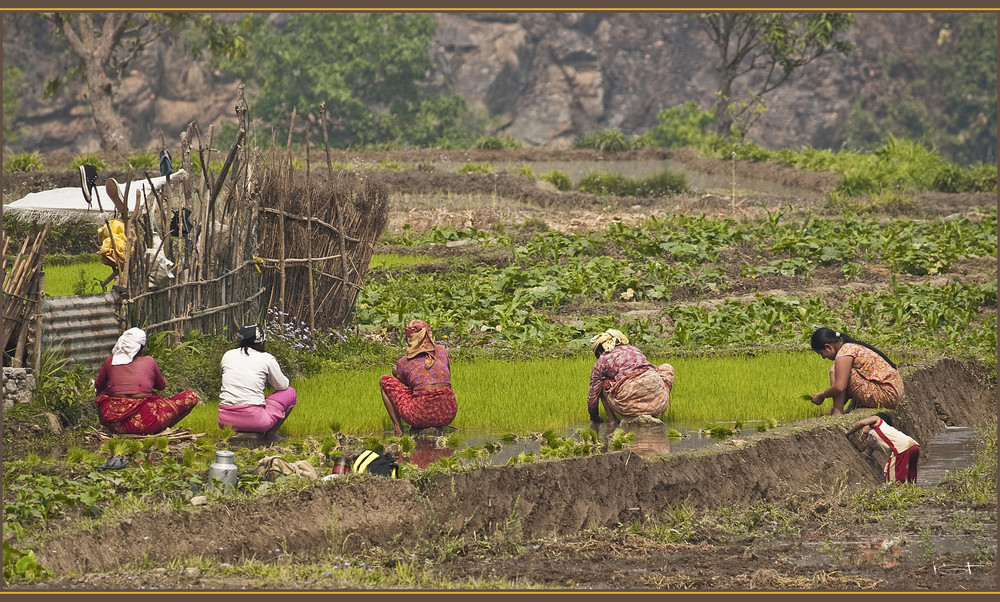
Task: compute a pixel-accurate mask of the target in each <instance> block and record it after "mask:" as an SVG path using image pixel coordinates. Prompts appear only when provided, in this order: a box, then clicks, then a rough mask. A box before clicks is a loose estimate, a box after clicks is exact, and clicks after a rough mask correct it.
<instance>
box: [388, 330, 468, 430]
mask: <svg viewBox="0 0 1000 602" xmlns="http://www.w3.org/2000/svg"><path fill="white" fill-rule="evenodd" d="M405 334H406V355H404V356H403V357H401V358H399V361H397V362H396V365H395V366H393V368H392V375H388V374H386V375H385V376H383V377H382V378H381V379H380V380H379V389H380V390H381V391H382V403H384V404H385V409H386V411H387V412H389V418H390V419H391V420H392V430H393V432H395V433H396V435H397V436H399V435H402V434H403V425H402V422H406V423H407V424H409V425H410V426H411V427H413V428H417V429H422V428H429V427H442V426H447V425H449V424H451V421H452V420H454V419H455V414H457V413H458V404H457V403H456V401H455V392H454V391H453V390H452V388H451V365H450V363H449V362H448V351H447V350H446V349H445V348H444V347H442V346H441V345H438V344H436V343H435V342H434V337H433V335H432V334H431V327H430V326H429V325H428V324H427V322H424V321H423V320H410V322H409V323H408V324H407V325H406V330H405ZM401 421H402V422H401Z"/></svg>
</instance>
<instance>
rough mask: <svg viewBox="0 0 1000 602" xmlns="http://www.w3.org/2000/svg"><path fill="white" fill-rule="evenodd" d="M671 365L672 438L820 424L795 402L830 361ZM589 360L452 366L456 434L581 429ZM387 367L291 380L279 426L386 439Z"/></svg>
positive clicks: (212, 418)
mask: <svg viewBox="0 0 1000 602" xmlns="http://www.w3.org/2000/svg"><path fill="white" fill-rule="evenodd" d="M650 360H651V361H652V362H654V363H670V364H671V365H673V366H674V371H675V373H676V380H675V381H674V389H673V392H672V394H671V399H670V409H669V410H667V412H666V413H665V414H664V415H663V416H662V418H663V420H664V422H665V423H666V424H667V425H668V426H669V427H671V428H675V429H677V430H685V429H689V430H696V429H698V428H701V427H704V426H709V425H714V424H717V423H726V422H737V421H738V422H745V423H747V424H748V425H751V426H752V425H753V424H754V423H757V422H759V423H764V424H766V423H768V422H772V421H777V422H793V421H795V420H799V419H802V418H808V417H813V416H818V415H819V414H820V412H821V411H822V410H823V409H825V410H827V411H829V405H830V402H829V401H827V403H826V404H825V405H824V406H819V407H818V406H815V405H813V404H812V403H810V402H808V401H803V400H802V398H801V396H802V395H803V394H806V393H809V394H812V393H816V392H817V391H821V390H822V389H824V388H826V386H827V385H828V384H829V377H828V376H827V371H828V370H829V366H830V363H829V362H827V361H825V360H823V359H822V358H820V357H819V356H818V355H816V354H815V353H813V352H811V351H799V352H775V353H767V354H760V355H756V356H753V357H734V356H729V357H693V358H659V357H651V358H650ZM592 366H593V359H592V358H591V357H589V356H582V357H579V358H568V359H548V360H538V361H532V362H513V361H499V360H488V361H487V360H480V361H475V362H469V363H462V362H455V361H453V362H452V385H453V386H454V388H455V395H456V397H457V398H458V415H457V416H456V417H455V421H454V422H453V423H452V426H455V427H457V428H459V429H460V430H463V431H480V432H482V431H486V432H494V433H496V434H497V435H500V434H503V433H514V434H525V433H531V432H539V431H544V430H547V429H550V428H554V429H567V428H571V427H573V426H574V425H580V424H582V423H587V422H588V415H587V407H586V400H587V390H588V387H589V380H590V369H591V367H592ZM388 373H389V366H388V365H384V366H373V367H371V368H368V369H366V370H363V371H360V372H353V373H348V372H343V373H341V372H326V373H322V374H319V375H316V376H313V377H310V378H308V379H300V380H297V381H293V382H292V386H293V387H294V388H295V389H296V391H297V392H298V397H299V403H298V405H297V406H296V408H295V411H294V412H293V413H292V415H291V416H290V417H289V418H288V421H287V422H286V423H285V426H284V429H283V432H286V433H287V434H288V435H291V436H299V437H302V436H307V435H313V436H323V435H329V434H331V433H333V432H343V433H347V434H351V435H379V434H383V433H385V432H386V431H389V432H390V433H391V428H392V427H391V424H390V422H389V417H388V415H387V414H386V412H385V408H384V407H383V405H382V399H381V396H380V394H379V388H378V380H379V378H380V377H381V376H382V375H383V374H388ZM217 412H218V406H217V405H216V404H215V403H213V402H208V403H204V404H200V405H199V406H198V407H196V408H195V409H194V410H193V411H192V412H191V414H190V415H188V416H187V417H186V418H185V419H184V420H183V421H182V422H181V423H180V424H179V425H178V426H181V427H185V428H190V429H192V430H194V431H196V432H206V433H209V434H218V433H219V429H218V426H217V424H216V419H217Z"/></svg>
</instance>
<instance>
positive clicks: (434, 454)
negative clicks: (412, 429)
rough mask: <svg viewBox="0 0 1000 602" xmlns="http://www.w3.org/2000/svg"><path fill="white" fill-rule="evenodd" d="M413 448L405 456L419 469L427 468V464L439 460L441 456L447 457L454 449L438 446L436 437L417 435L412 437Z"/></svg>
mask: <svg viewBox="0 0 1000 602" xmlns="http://www.w3.org/2000/svg"><path fill="white" fill-rule="evenodd" d="M414 444H415V445H414V447H413V450H411V451H410V456H409V458H406V459H407V461H409V462H410V463H411V464H416V465H417V466H419V467H420V469H421V470H423V469H424V468H427V465H428V464H430V463H432V462H435V461H437V460H440V459H441V458H447V457H449V456H451V455H452V454H454V453H455V450H453V449H451V448H449V447H438V446H437V439H436V438H435V437H431V438H426V437H417V438H416V439H414Z"/></svg>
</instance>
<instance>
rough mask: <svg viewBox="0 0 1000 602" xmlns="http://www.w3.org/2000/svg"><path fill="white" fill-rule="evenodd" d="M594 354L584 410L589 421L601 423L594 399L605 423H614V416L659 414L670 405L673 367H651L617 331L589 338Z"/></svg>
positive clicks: (637, 350)
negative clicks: (602, 407) (604, 416)
mask: <svg viewBox="0 0 1000 602" xmlns="http://www.w3.org/2000/svg"><path fill="white" fill-rule="evenodd" d="M590 346H591V349H593V351H594V355H595V356H596V357H597V361H596V362H594V367H593V369H592V370H591V371H590V391H589V393H588V395H587V411H588V412H590V419H591V420H592V421H593V422H601V414H600V409H599V408H598V401H600V403H601V404H602V405H603V406H604V413H605V414H606V415H607V418H608V424H609V425H610V426H612V427H613V426H616V425H617V424H618V415H619V414H620V415H621V416H623V417H626V418H631V417H634V416H640V415H646V416H659V415H660V414H662V413H664V412H666V411H667V406H669V405H670V390H671V389H672V388H673V386H674V368H673V366H671V365H670V364H661V365H660V366H658V367H657V366H654V365H653V364H652V363H650V361H649V360H647V359H646V356H645V355H643V354H642V351H639V349H638V348H636V347H633V346H632V345H629V344H628V339H627V338H625V335H624V334H622V333H621V332H619V331H617V330H614V329H608V330H606V331H604V332H602V333H601V334H599V335H596V336H594V337H593V338H592V339H590Z"/></svg>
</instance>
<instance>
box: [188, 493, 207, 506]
mask: <svg viewBox="0 0 1000 602" xmlns="http://www.w3.org/2000/svg"><path fill="white" fill-rule="evenodd" d="M206 503H208V496H207V495H196V496H194V497H193V498H191V505H192V506H202V505H204V504H206Z"/></svg>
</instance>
